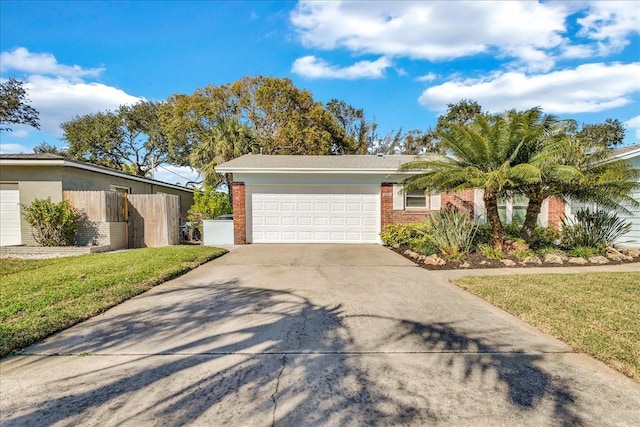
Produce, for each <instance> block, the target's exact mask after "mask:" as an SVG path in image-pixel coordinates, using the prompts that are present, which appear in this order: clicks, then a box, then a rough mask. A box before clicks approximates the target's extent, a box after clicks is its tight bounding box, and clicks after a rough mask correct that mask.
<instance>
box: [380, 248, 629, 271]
mask: <svg viewBox="0 0 640 427" xmlns="http://www.w3.org/2000/svg"><path fill="white" fill-rule="evenodd" d="M388 248H389V249H390V250H392V251H394V252H396V253H398V254H400V255H402V256H403V257H405V258H407V259H409V260H411V261H413V262H415V263H416V264H417V265H418V266H420V267H422V268H425V269H427V270H458V269H465V270H466V269H483V268H514V267H519V268H523V267H525V268H535V267H567V266H571V267H580V266H594V265H615V264H628V263H634V262H640V254H638V252H637V251H621V252H620V253H622V255H625V256H626V257H628V258H627V259H621V258H620V259H609V258H607V257H606V255H600V256H598V257H597V258H595V257H589V258H583V257H575V256H570V255H567V254H564V255H563V256H561V258H560V259H561V260H562V263H560V262H557V261H556V262H546V261H545V257H543V256H540V255H537V259H538V260H539V262H535V261H534V260H532V259H531V260H529V261H528V262H525V261H524V260H522V259H520V258H518V257H517V256H515V255H511V254H505V255H504V256H503V258H502V259H494V258H489V257H487V256H484V255H482V254H480V253H477V252H472V253H469V254H466V255H464V258H463V259H461V260H457V259H454V260H447V259H446V258H445V257H442V256H438V255H430V256H428V257H427V256H425V255H420V254H419V253H417V252H415V251H412V250H411V249H410V248H409V247H408V246H407V245H395V246H388ZM626 254H629V255H634V256H629V255H626ZM590 259H591V260H592V262H590V261H589V260H590ZM425 261H426V263H425ZM593 261H595V262H593Z"/></svg>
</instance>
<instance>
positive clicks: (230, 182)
mask: <svg viewBox="0 0 640 427" xmlns="http://www.w3.org/2000/svg"><path fill="white" fill-rule="evenodd" d="M224 180H225V181H226V183H227V191H228V194H229V202H231V206H233V174H232V173H225V174H224Z"/></svg>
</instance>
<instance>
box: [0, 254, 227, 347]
mask: <svg viewBox="0 0 640 427" xmlns="http://www.w3.org/2000/svg"><path fill="white" fill-rule="evenodd" d="M225 253H226V251H225V250H224V249H218V248H210V247H204V246H169V247H164V248H144V249H135V250H130V251H123V252H116V253H104V254H92V255H83V256H77V257H69V258H58V259H45V260H13V259H3V260H0V357H3V356H6V355H7V354H9V353H10V352H11V351H13V350H17V349H20V348H22V347H25V346H27V345H29V344H32V343H34V342H36V341H38V340H40V339H42V338H44V337H46V336H48V335H51V334H52V333H54V332H57V331H60V330H63V329H65V328H68V327H69V326H71V325H74V324H76V323H78V322H80V321H82V320H85V319H88V318H90V317H92V316H95V315H96V314H99V313H101V312H103V311H105V310H106V309H108V308H109V307H112V306H114V305H116V304H119V303H121V302H122V301H125V300H127V299H129V298H131V297H133V296H135V295H138V294H140V293H142V292H144V291H146V290H148V289H149V288H151V287H152V286H155V285H157V284H159V283H162V282H164V281H166V280H169V279H171V278H173V277H176V276H179V275H180V274H183V273H185V272H187V271H189V270H191V269H193V268H195V267H197V266H198V265H200V264H203V263H205V262H207V261H209V260H211V259H214V258H217V257H219V256H221V255H223V254H225Z"/></svg>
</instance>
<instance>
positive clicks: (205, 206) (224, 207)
mask: <svg viewBox="0 0 640 427" xmlns="http://www.w3.org/2000/svg"><path fill="white" fill-rule="evenodd" d="M232 211H233V207H232V206H231V202H230V201H229V195H228V194H227V193H222V192H220V191H216V190H215V188H213V187H211V186H205V187H204V190H198V189H196V190H195V191H194V192H193V205H192V206H191V208H190V209H189V213H190V214H192V215H193V216H194V217H197V219H199V220H203V219H214V218H216V217H219V216H220V215H226V214H230V213H231V212H232Z"/></svg>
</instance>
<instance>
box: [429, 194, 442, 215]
mask: <svg viewBox="0 0 640 427" xmlns="http://www.w3.org/2000/svg"><path fill="white" fill-rule="evenodd" d="M429 200H430V206H429V207H430V208H431V209H430V210H432V211H439V210H440V209H442V195H441V194H440V193H431V197H429Z"/></svg>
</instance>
